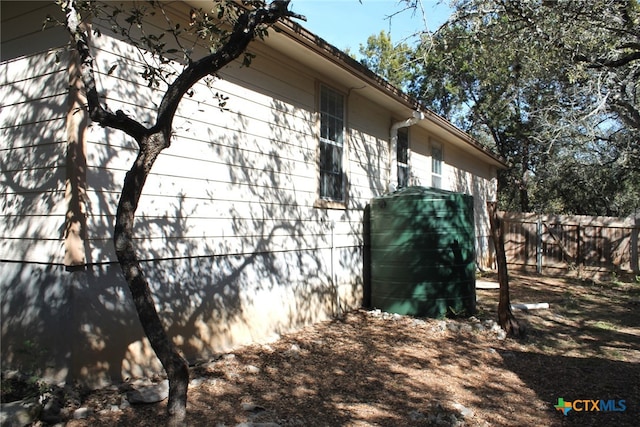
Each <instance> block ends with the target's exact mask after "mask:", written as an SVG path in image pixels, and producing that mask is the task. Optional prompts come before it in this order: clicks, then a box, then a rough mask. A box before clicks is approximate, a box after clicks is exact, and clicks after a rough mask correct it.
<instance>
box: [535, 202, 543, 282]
mask: <svg viewBox="0 0 640 427" xmlns="http://www.w3.org/2000/svg"><path fill="white" fill-rule="evenodd" d="M536 272H537V273H538V274H542V218H541V217H540V215H538V221H537V222H536Z"/></svg>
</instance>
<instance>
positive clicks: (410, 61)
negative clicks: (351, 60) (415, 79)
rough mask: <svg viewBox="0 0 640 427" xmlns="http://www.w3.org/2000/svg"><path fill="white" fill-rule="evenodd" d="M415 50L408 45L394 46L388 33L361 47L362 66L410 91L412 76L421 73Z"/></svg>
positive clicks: (379, 35)
mask: <svg viewBox="0 0 640 427" xmlns="http://www.w3.org/2000/svg"><path fill="white" fill-rule="evenodd" d="M413 54H414V52H413V49H412V48H411V47H410V46H409V45H408V44H406V43H400V44H397V45H394V44H393V43H392V42H391V37H390V35H389V33H387V32H386V31H380V34H378V35H377V36H375V35H372V36H369V38H368V39H367V44H366V45H360V55H362V57H363V59H362V60H361V62H362V64H363V65H364V66H366V67H367V68H369V69H370V70H371V71H373V72H375V73H376V74H378V75H380V76H382V77H384V78H385V79H386V80H387V81H388V82H389V83H391V84H392V85H394V86H397V87H400V88H403V89H406V90H408V89H409V87H408V84H409V83H410V81H411V76H413V75H416V74H417V73H418V72H419V63H418V62H417V61H416V59H415V58H414V57H413Z"/></svg>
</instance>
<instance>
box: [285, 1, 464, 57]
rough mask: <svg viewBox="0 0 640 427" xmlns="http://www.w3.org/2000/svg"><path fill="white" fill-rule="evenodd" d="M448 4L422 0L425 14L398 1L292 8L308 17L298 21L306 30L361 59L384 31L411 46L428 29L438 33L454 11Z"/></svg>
mask: <svg viewBox="0 0 640 427" xmlns="http://www.w3.org/2000/svg"><path fill="white" fill-rule="evenodd" d="M448 3H449V2H448V0H422V5H423V9H424V13H423V11H422V10H418V11H417V12H416V11H414V10H413V9H411V10H404V11H403V9H404V8H405V7H406V6H405V4H404V2H401V1H399V0H362V3H360V2H359V1H358V0H291V3H290V5H289V9H290V10H292V11H294V12H296V13H299V14H301V15H304V16H305V17H306V18H307V21H306V22H304V21H298V23H299V24H301V25H302V26H303V27H305V28H306V29H308V30H309V31H311V32H312V33H314V34H316V35H318V36H320V37H321V38H323V39H325V40H326V41H327V42H329V43H330V44H332V45H334V46H335V47H337V48H339V49H341V50H349V51H350V52H351V53H353V54H356V55H357V56H359V48H360V45H361V44H366V42H367V38H368V37H369V36H371V35H374V34H376V35H377V34H379V33H380V31H381V30H385V31H389V32H390V34H391V40H392V42H393V43H394V44H395V43H400V42H405V41H407V42H409V43H410V42H411V38H410V37H411V36H412V35H415V34H416V33H418V32H420V31H424V30H425V28H426V29H428V30H430V31H435V30H437V29H438V27H439V26H440V25H441V24H442V23H444V22H445V21H446V20H447V18H448V17H449V15H450V14H451V12H452V10H451V9H450V8H449V6H448Z"/></svg>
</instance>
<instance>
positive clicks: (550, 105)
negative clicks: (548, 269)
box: [371, 0, 640, 216]
mask: <svg viewBox="0 0 640 427" xmlns="http://www.w3.org/2000/svg"><path fill="white" fill-rule="evenodd" d="M453 7H454V8H455V13H454V15H453V16H452V18H451V19H450V20H449V22H447V23H446V24H445V25H443V26H442V27H441V28H440V29H439V30H438V31H437V32H435V33H426V34H425V35H424V37H423V38H422V42H421V43H420V45H419V46H418V47H417V48H416V49H415V53H414V54H413V55H411V54H407V55H408V56H409V57H413V58H418V59H419V60H420V63H421V64H420V67H416V68H415V70H417V72H414V73H413V74H412V76H411V77H409V80H410V82H408V83H407V82H404V83H403V84H402V85H401V86H405V87H409V88H410V90H411V91H412V94H413V95H414V96H416V97H418V98H419V99H421V100H422V101H423V102H424V103H425V104H426V105H428V106H430V107H431V108H432V109H434V110H435V111H436V112H438V113H439V114H441V115H443V116H445V117H446V118H448V119H450V120H451V121H453V122H454V123H455V124H457V125H458V126H460V127H461V128H463V129H464V130H466V131H468V132H470V133H471V134H472V135H473V136H474V137H475V138H476V139H477V140H479V141H480V142H481V143H482V144H484V145H486V146H487V147H489V148H492V149H494V150H495V151H497V152H498V153H499V154H500V155H501V156H503V157H504V158H505V159H506V160H507V161H508V162H509V163H510V165H511V168H510V169H509V170H507V171H504V172H501V174H500V176H499V197H500V202H501V207H502V208H503V209H509V210H517V211H540V212H557V213H577V214H591V215H615V216H625V215H628V214H631V213H633V212H637V210H638V209H639V208H640V199H639V198H640V196H638V194H640V180H639V178H638V177H639V176H640V142H639V141H640V87H639V83H638V82H639V81H640V6H639V5H638V1H637V0H627V1H620V2H615V3H612V2H610V1H608V0H594V1H591V2H582V1H566V2H549V1H542V0H539V1H532V2H503V1H498V0H460V1H454V2H453ZM382 41H384V40H382ZM378 45H380V46H384V44H383V43H382V42H381V41H378ZM371 52H372V53H373V54H378V55H380V56H381V57H383V58H388V57H389V56H390V55H389V54H388V53H377V52H376V51H371ZM381 52H384V51H381ZM386 62H389V61H388V60H386ZM403 78H404V77H403Z"/></svg>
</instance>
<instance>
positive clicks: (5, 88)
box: [0, 2, 68, 264]
mask: <svg viewBox="0 0 640 427" xmlns="http://www.w3.org/2000/svg"><path fill="white" fill-rule="evenodd" d="M4 3H5V2H3V5H2V7H3V16H2V27H3V28H2V31H3V34H8V33H5V31H8V30H11V33H12V35H11V37H10V39H9V40H5V39H4V38H3V40H2V49H3V53H2V57H3V59H6V58H9V59H7V60H5V61H3V62H2V63H1V64H0V100H2V101H1V102H2V104H1V106H0V139H1V142H0V166H1V170H2V175H1V180H0V184H1V185H0V191H1V194H0V198H1V199H0V205H1V206H2V211H1V212H0V240H1V244H0V259H2V260H5V261H18V262H35V263H54V264H59V263H62V260H63V255H64V249H63V236H64V221H65V213H66V204H65V200H64V197H65V177H66V158H65V153H66V131H65V120H66V112H67V105H66V104H67V90H68V89H67V88H68V83H67V77H66V67H67V60H66V58H67V54H66V53H65V52H64V51H61V50H59V49H54V50H51V51H44V52H39V53H34V50H32V49H39V48H40V47H41V44H38V43H36V44H35V45H31V43H32V41H33V38H32V37H33V36H34V35H35V34H36V33H35V32H34V31H36V30H35V28H34V23H33V21H31V19H33V17H31V18H29V19H27V16H28V15H22V14H21V11H22V12H24V11H25V10H27V11H28V10H38V11H39V12H38V13H40V12H44V11H47V10H48V11H50V10H51V8H50V6H51V4H48V5H47V6H46V7H44V5H43V4H38V3H35V2H34V3H33V4H26V3H28V2H26V3H25V4H23V5H18V7H17V9H16V10H13V9H11V10H10V9H7V5H6V4H4ZM54 6H55V5H54ZM56 7H57V6H56ZM25 8H26V9H25ZM34 8H35V9H34ZM5 11H9V12H16V11H17V12H20V13H8V14H5V13H4V12H5ZM38 16H39V15H38ZM5 25H6V26H7V27H8V28H5ZM41 26H42V22H40V23H39V25H37V27H38V31H40V29H41ZM53 34H54V33H50V32H47V35H53ZM37 36H38V38H42V33H37ZM47 42H51V43H53V42H54V40H47ZM53 45H55V43H53ZM53 45H51V46H53ZM25 47H28V48H29V49H28V50H27V51H28V55H21V54H22V53H23V52H22V50H21V49H24V48H25ZM5 49H6V51H5ZM25 53H26V52H25Z"/></svg>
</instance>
